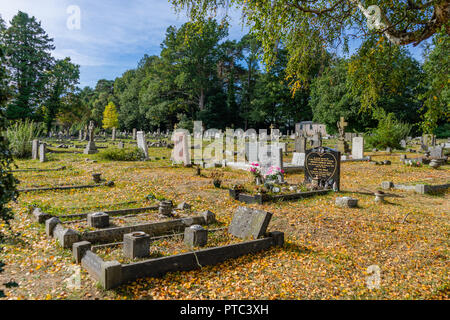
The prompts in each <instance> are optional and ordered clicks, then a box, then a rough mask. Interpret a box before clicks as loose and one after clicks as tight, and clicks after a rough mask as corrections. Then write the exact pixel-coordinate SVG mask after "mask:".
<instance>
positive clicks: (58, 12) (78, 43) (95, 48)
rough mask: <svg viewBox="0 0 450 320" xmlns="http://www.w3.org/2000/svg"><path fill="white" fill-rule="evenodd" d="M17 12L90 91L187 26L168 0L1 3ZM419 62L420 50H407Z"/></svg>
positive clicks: (234, 28)
mask: <svg viewBox="0 0 450 320" xmlns="http://www.w3.org/2000/svg"><path fill="white" fill-rule="evenodd" d="M70 6H78V7H79V9H80V24H81V25H80V29H79V30H76V29H75V30H74V29H72V30H71V29H69V28H68V27H67V21H68V19H69V18H70V17H71V14H70V13H68V12H67V10H68V8H69V7H70ZM18 10H21V11H23V12H26V13H28V14H29V15H32V16H35V17H36V18H37V19H38V20H39V21H41V22H42V26H43V28H44V29H45V30H46V32H47V33H48V34H49V36H50V37H52V38H53V39H54V44H55V46H56V50H55V51H54V52H53V56H54V57H56V58H59V59H61V58H64V57H67V56H69V57H70V58H71V59H72V61H73V62H74V63H77V64H79V65H80V67H81V68H80V69H81V79H80V86H81V87H83V86H86V85H88V86H92V87H93V86H95V84H96V83H97V81H98V80H99V79H115V78H116V77H118V76H120V75H122V73H123V72H125V71H126V70H128V69H131V68H135V67H136V65H137V63H138V61H139V60H140V59H141V58H142V57H143V56H144V54H148V55H154V54H159V53H160V50H161V49H160V44H161V42H162V41H163V39H164V36H165V31H166V29H167V28H168V27H169V26H171V25H175V26H180V25H182V24H183V23H185V22H186V21H188V19H187V17H186V15H185V14H184V13H180V14H177V13H176V12H175V10H174V9H173V8H172V7H171V5H170V4H169V1H168V0H128V1H126V0H1V3H0V14H1V16H2V17H3V19H4V20H5V21H6V22H7V23H8V22H9V21H10V20H11V18H12V17H13V16H14V15H15V14H16V13H17V11H18ZM231 16H232V20H231V27H230V30H229V38H230V39H240V38H241V37H242V36H243V35H244V34H245V33H246V31H247V30H248V29H247V28H243V27H242V25H241V24H240V19H239V17H240V13H239V12H238V11H232V12H231ZM411 52H412V53H413V56H414V57H415V58H416V59H421V50H420V49H414V50H412V51H411Z"/></svg>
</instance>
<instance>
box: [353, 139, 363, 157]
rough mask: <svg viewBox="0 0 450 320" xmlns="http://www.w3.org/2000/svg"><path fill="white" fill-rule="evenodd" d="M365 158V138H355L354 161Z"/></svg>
mask: <svg viewBox="0 0 450 320" xmlns="http://www.w3.org/2000/svg"><path fill="white" fill-rule="evenodd" d="M363 158H364V138H363V137H354V138H353V141H352V159H363Z"/></svg>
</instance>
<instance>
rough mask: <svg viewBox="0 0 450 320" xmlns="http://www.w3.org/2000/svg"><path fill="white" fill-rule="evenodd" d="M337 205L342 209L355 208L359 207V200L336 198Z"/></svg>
mask: <svg viewBox="0 0 450 320" xmlns="http://www.w3.org/2000/svg"><path fill="white" fill-rule="evenodd" d="M336 205H337V206H340V207H348V208H355V207H357V206H358V199H355V198H351V197H339V198H336Z"/></svg>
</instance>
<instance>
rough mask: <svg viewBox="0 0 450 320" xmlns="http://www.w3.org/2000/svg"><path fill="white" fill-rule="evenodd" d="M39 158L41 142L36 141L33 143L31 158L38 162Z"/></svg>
mask: <svg viewBox="0 0 450 320" xmlns="http://www.w3.org/2000/svg"><path fill="white" fill-rule="evenodd" d="M38 157H39V140H38V139H34V140H33V141H32V143H31V158H32V159H33V160H37V159H38Z"/></svg>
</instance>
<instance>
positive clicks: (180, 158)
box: [172, 131, 191, 165]
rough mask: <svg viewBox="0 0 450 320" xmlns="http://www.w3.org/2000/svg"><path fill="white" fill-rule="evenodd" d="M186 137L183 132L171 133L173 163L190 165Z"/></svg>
mask: <svg viewBox="0 0 450 320" xmlns="http://www.w3.org/2000/svg"><path fill="white" fill-rule="evenodd" d="M188 137H189V136H188V135H187V134H186V132H184V131H176V132H174V133H173V137H172V141H173V142H174V148H173V150H172V161H173V162H174V163H181V162H182V163H184V165H190V164H191V157H190V156H189V141H188Z"/></svg>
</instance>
